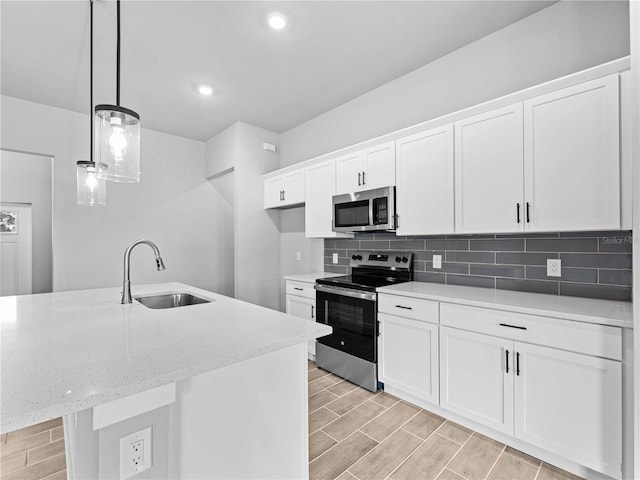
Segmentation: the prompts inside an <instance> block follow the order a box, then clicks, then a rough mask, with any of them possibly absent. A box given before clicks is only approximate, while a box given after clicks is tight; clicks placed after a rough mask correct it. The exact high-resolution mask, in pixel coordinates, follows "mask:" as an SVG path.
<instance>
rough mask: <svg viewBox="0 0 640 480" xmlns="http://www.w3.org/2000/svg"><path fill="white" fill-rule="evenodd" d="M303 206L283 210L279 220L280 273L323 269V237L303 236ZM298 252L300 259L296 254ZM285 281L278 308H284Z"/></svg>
mask: <svg viewBox="0 0 640 480" xmlns="http://www.w3.org/2000/svg"><path fill="white" fill-rule="evenodd" d="M304 215H305V209H304V207H298V208H292V209H288V210H284V211H283V212H282V216H281V222H280V274H281V276H285V275H296V274H298V273H309V272H321V271H323V270H324V239H321V238H305V236H304ZM298 252H300V260H298V257H297V254H298ZM285 283H286V282H285V281H284V280H283V279H281V289H282V290H281V291H282V295H281V296H280V310H281V311H283V312H284V311H285V310H286V293H285V292H286V290H285Z"/></svg>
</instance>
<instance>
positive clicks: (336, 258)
mask: <svg viewBox="0 0 640 480" xmlns="http://www.w3.org/2000/svg"><path fill="white" fill-rule="evenodd" d="M333 263H338V254H337V253H334V254H333Z"/></svg>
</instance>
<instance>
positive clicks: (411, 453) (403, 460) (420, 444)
mask: <svg viewBox="0 0 640 480" xmlns="http://www.w3.org/2000/svg"><path fill="white" fill-rule="evenodd" d="M398 403H399V402H398ZM396 405H397V403H396ZM421 410H422V409H420V410H418V412H417V413H416V414H415V415H413V416H412V417H411V418H410V419H408V420H407V421H406V422H404V423H403V424H402V425H400V426H399V427H398V428H396V429H395V430H394V431H393V432H392V433H390V434H389V435H387V436H386V437H385V438H384V440H382V441H380V442H378V445H376V446H375V447H374V448H372V449H371V451H370V452H367V454H366V455H365V456H364V457H362V458H360V459H358V461H357V462H355V463H354V464H353V465H351V466H350V467H349V468H347V470H345V471H348V472H349V473H350V474H351V475H353V476H354V477H356V478H358V477H357V476H356V475H354V474H353V472H350V471H349V469H350V468H351V467H353V466H354V465H356V464H357V463H359V462H360V461H362V460H363V459H365V458H366V457H367V456H368V455H369V454H370V453H371V452H373V451H374V450H375V449H376V448H377V447H378V446H379V445H381V444H382V442H384V441H385V440H387V439H388V438H390V437H391V436H392V435H394V434H395V433H396V432H398V431H400V430H402V431H404V432H407V431H406V430H405V429H404V428H402V427H404V425H406V424H407V423H408V422H410V421H411V420H412V419H413V418H414V417H416V416H417V415H418V414H419V413H420V411H421ZM372 421H373V420H372ZM364 426H365V425H363V427H364ZM360 428H362V427H360ZM358 431H359V432H360V433H362V434H363V435H367V434H366V433H364V432H362V431H361V430H360V429H358ZM407 433H408V434H409V435H412V436H414V437H416V438H417V439H418V440H420V443H419V444H418V445H417V446H416V448H414V449H413V450H411V452H409V454H408V455H407V456H406V457H404V458H403V459H402V461H401V462H400V463H398V465H397V466H396V468H394V469H393V470H391V472H389V474H388V475H387V476H386V477H385V479H388V478H389V477H390V476H391V474H392V473H393V472H395V471H396V470H397V469H398V468H400V466H401V465H402V464H403V463H405V462H406V461H407V460H408V459H409V457H410V456H411V455H413V454H414V453H415V452H416V450H418V449H419V448H420V447H421V446H422V445H423V444H424V443H425V442H426V440H423V439H422V438H420V437H418V436H417V435H414V434H412V433H411V432H407ZM367 437H369V438H371V439H373V440H375V441H376V442H377V440H376V439H375V438H373V437H371V436H370V435H367Z"/></svg>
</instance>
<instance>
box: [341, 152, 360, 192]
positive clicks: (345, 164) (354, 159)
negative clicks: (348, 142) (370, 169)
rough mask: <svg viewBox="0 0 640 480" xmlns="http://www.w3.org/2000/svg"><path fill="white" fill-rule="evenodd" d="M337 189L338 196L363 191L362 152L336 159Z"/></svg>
mask: <svg viewBox="0 0 640 480" xmlns="http://www.w3.org/2000/svg"><path fill="white" fill-rule="evenodd" d="M335 188H336V194H340V193H349V192H356V191H358V190H361V189H362V152H355V153H350V154H349V155H341V156H339V157H337V158H336V177H335Z"/></svg>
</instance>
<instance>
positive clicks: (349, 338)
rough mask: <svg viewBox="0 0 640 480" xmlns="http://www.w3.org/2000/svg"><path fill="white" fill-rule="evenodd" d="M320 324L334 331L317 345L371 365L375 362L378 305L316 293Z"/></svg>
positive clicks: (372, 302)
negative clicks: (339, 351) (360, 359)
mask: <svg viewBox="0 0 640 480" xmlns="http://www.w3.org/2000/svg"><path fill="white" fill-rule="evenodd" d="M316 302H317V303H318V317H317V321H319V322H323V323H326V324H327V325H329V326H331V327H333V333H332V334H331V335H327V336H326V337H322V338H319V339H318V342H320V343H322V344H324V345H326V346H328V347H332V348H335V349H337V350H341V351H343V352H345V353H348V354H350V355H353V356H355V357H358V358H362V359H364V360H368V361H370V362H375V361H376V343H377V328H376V327H377V312H376V302H374V301H371V300H361V299H357V298H352V297H345V296H342V295H335V294H328V293H324V292H323V293H320V292H318V293H317V297H316Z"/></svg>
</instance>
